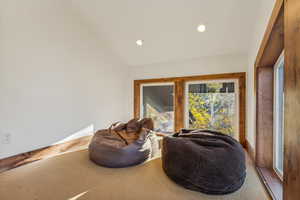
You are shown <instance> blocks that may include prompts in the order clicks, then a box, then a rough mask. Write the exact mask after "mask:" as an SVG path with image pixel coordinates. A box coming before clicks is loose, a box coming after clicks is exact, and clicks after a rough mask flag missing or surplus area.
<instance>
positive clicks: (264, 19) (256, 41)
mask: <svg viewBox="0 0 300 200" xmlns="http://www.w3.org/2000/svg"><path fill="white" fill-rule="evenodd" d="M274 5H275V0H262V1H260V8H259V11H258V12H257V16H256V17H257V18H256V26H255V28H254V30H253V38H252V43H251V44H252V45H251V47H250V49H249V56H248V126H247V127H248V128H247V132H248V140H249V142H250V144H251V146H252V147H253V148H254V147H255V134H256V133H255V98H254V63H255V59H256V56H257V53H258V50H259V47H260V44H261V41H262V39H263V36H264V33H265V30H266V27H267V25H268V22H269V19H270V17H271V14H272V10H273V7H274Z"/></svg>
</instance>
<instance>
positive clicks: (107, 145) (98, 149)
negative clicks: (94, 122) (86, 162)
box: [89, 119, 159, 168]
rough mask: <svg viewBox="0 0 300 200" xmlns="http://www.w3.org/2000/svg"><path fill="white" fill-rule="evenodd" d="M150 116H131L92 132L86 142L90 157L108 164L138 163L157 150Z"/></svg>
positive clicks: (99, 163) (118, 165)
mask: <svg viewBox="0 0 300 200" xmlns="http://www.w3.org/2000/svg"><path fill="white" fill-rule="evenodd" d="M151 129H153V122H152V120H151V119H143V120H138V119H133V120H130V121H129V122H128V123H127V124H122V123H118V124H114V125H113V126H112V127H110V128H109V129H105V130H100V131H98V132H96V133H95V134H94V136H93V138H92V140H91V143H90V145H89V156H90V160H92V161H93V162H94V163H96V164H98V165H101V166H104V167H110V168H121V167H129V166H133V165H137V164H140V163H142V162H144V161H146V160H148V159H150V158H153V157H155V156H156V155H158V153H159V144H158V140H157V137H156V135H155V133H154V132H153V131H151Z"/></svg>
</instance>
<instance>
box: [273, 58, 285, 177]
mask: <svg viewBox="0 0 300 200" xmlns="http://www.w3.org/2000/svg"><path fill="white" fill-rule="evenodd" d="M274 84H275V85H274V161H275V162H274V169H275V171H276V172H277V174H278V175H279V176H280V177H281V178H282V176H283V149H284V148H283V144H284V57H283V54H282V56H280V58H279V59H278V61H277V63H276V65H275V70H274Z"/></svg>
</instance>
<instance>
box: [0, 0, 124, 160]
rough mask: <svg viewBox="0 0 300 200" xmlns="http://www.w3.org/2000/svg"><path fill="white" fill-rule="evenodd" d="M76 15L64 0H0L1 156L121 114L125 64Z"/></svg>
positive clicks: (120, 117)
mask: <svg viewBox="0 0 300 200" xmlns="http://www.w3.org/2000/svg"><path fill="white" fill-rule="evenodd" d="M81 19H82V18H81V17H79V16H78V15H77V13H76V12H75V11H74V10H73V9H72V7H71V6H70V1H61V0H43V1H40V0H26V1H18V0H1V1H0V20H1V21H0V30H1V34H0V136H1V140H0V158H3V157H7V156H11V155H15V154H18V153H21V152H26V151H30V150H33V149H37V148H40V147H44V146H47V145H51V144H53V143H56V142H58V141H60V140H62V139H64V138H66V137H69V136H70V135H72V134H73V133H75V132H78V131H80V130H81V129H84V128H87V129H86V130H84V131H83V134H84V133H86V132H89V131H90V130H91V129H93V126H94V129H99V128H104V127H107V125H109V124H110V123H111V122H113V121H117V120H124V119H126V117H127V114H125V109H124V107H125V106H124V101H123V98H124V97H123V96H124V94H126V93H127V91H126V90H127V89H128V88H126V86H128V85H126V84H125V83H126V82H125V81H128V79H127V75H128V70H127V68H126V67H124V65H123V64H122V63H120V62H119V60H118V58H117V57H116V56H114V55H113V54H112V53H111V52H110V50H109V48H108V47H107V46H106V44H105V42H103V41H101V40H99V38H101V37H99V35H97V34H96V33H94V32H93V30H92V29H91V27H90V26H88V24H86V23H85V22H83V21H82V20H81ZM7 133H9V134H11V138H10V140H11V141H10V144H3V137H4V135H6V134H7Z"/></svg>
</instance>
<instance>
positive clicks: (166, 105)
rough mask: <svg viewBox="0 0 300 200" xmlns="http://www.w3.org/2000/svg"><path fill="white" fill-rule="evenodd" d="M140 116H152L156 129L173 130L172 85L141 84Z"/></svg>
mask: <svg viewBox="0 0 300 200" xmlns="http://www.w3.org/2000/svg"><path fill="white" fill-rule="evenodd" d="M142 94H143V95H142V98H143V99H142V106H143V108H142V117H149V118H152V119H153V121H154V128H155V130H156V131H162V132H172V131H174V86H173V85H144V86H142Z"/></svg>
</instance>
